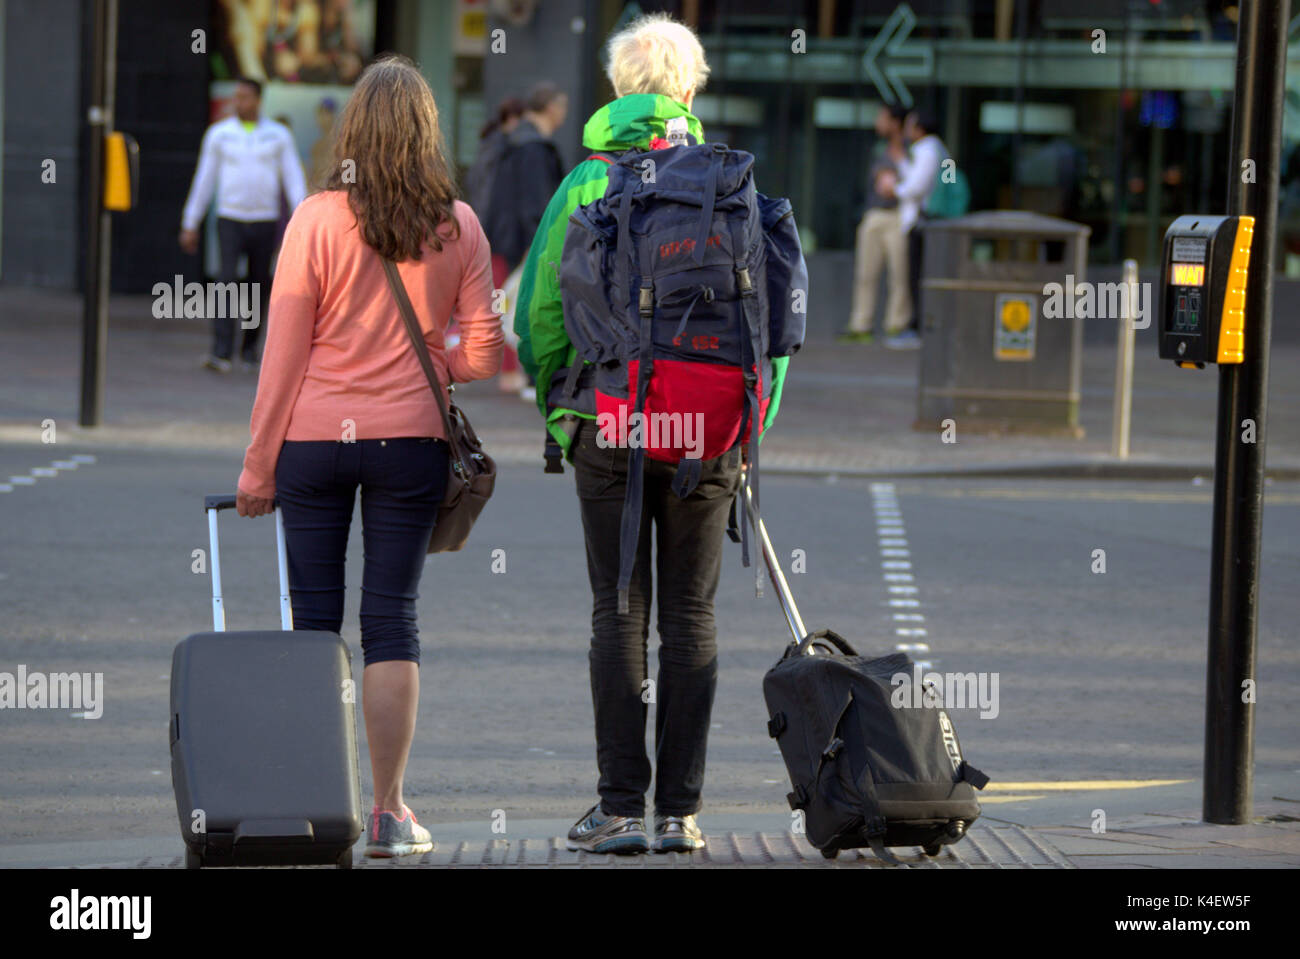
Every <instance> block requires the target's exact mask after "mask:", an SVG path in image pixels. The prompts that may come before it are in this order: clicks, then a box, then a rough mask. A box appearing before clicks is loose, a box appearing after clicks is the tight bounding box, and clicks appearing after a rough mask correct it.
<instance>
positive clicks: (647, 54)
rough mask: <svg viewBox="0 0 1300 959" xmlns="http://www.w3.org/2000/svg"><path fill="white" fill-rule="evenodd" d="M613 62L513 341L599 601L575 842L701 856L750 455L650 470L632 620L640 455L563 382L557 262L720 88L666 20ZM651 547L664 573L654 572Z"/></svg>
mask: <svg viewBox="0 0 1300 959" xmlns="http://www.w3.org/2000/svg"><path fill="white" fill-rule="evenodd" d="M609 54H610V56H609V67H608V74H609V79H610V82H611V83H612V84H613V86H614V92H615V93H616V94H617V97H618V98H617V99H616V100H614V101H613V102H611V103H608V104H606V105H605V106H603V107H601V108H600V109H599V110H597V111H596V112H595V113H594V114H593V115H592V116H591V118H590V119H589V120H588V121H587V123H586V126H585V127H584V129H583V139H582V143H583V147H584V148H585V149H586V150H587V151H588V152H589V153H591V154H592V155H591V156H590V157H588V158H587V159H585V160H583V161H582V162H581V163H579V164H578V165H577V166H576V167H575V168H574V169H573V170H571V171H570V172H569V174H568V176H566V177H565V178H564V181H563V182H562V183H561V184H560V187H559V189H558V190H557V191H556V193H555V195H554V197H553V198H552V199H551V202H550V203H549V205H548V206H547V207H546V212H545V213H544V214H543V216H542V220H541V224H540V225H539V227H538V230H537V233H536V235H535V236H534V238H533V242H532V247H531V249H530V250H529V253H528V257H527V259H526V260H525V262H524V267H523V274H522V280H521V282H520V289H519V296H518V298H517V306H516V310H515V332H516V333H517V334H518V335H519V337H520V345H519V357H520V361H521V362H522V363H523V364H524V366H525V368H526V369H527V370H528V371H529V372H530V373H532V374H533V375H534V376H535V378H536V382H537V401H538V407H539V409H540V411H541V413H542V415H543V417H544V418H545V420H546V423H547V428H548V432H549V435H550V438H551V440H552V441H553V442H554V444H555V445H556V446H558V447H559V450H560V453H562V455H564V456H567V457H568V458H569V459H570V461H571V462H572V464H573V472H574V477H575V485H576V488H577V494H578V500H579V505H580V510H581V517H582V525H583V534H584V537H585V540H586V550H587V572H588V580H589V585H590V587H591V594H592V615H591V640H590V653H589V664H590V671H591V691H592V701H593V706H594V712H595V719H596V765H597V769H598V772H599V781H598V783H597V786H596V791H597V793H598V794H599V796H600V801H599V802H598V803H597V804H596V805H594V806H592V807H591V808H590V809H588V810H587V811H586V812H585V813H583V815H582V816H581V817H580V818H579V819H578V821H577V822H576V823H575V824H574V826H573V828H572V829H571V830H570V831H569V836H568V845H569V848H571V849H583V850H588V851H591V852H601V853H603V852H615V853H638V852H646V851H649V850H650V849H653V850H654V851H656V852H670V851H690V850H694V849H700V848H702V847H703V846H704V836H703V833H702V832H701V830H700V828H699V825H698V823H697V822H696V813H697V812H698V811H699V809H700V807H701V795H702V791H703V788H704V763H705V752H706V746H707V739H708V731H709V719H710V715H711V710H712V707H713V697H714V690H715V688H716V685H717V665H718V658H717V629H716V626H715V620H714V611H713V606H714V595H715V594H716V592H717V587H718V578H719V574H720V571H721V561H722V540H723V533H724V530H725V527H726V521H727V513H728V509H729V507H730V504H731V503H732V501H733V499H734V496H735V493H736V490H737V489H738V488H739V484H740V450H739V447H738V446H737V447H735V448H733V449H732V450H729V451H728V452H726V453H723V454H722V455H720V456H716V457H714V458H712V459H708V460H704V461H702V463H701V471H700V480H699V483H698V484H697V485H696V486H695V488H694V489H693V490H692V491H690V492H689V493H688V494H686V495H685V496H684V497H679V496H678V495H677V494H676V493H675V492H673V491H672V489H671V486H672V484H671V480H672V476H673V470H672V467H671V464H667V463H663V462H655V461H651V460H647V461H646V463H645V469H644V472H643V482H644V487H643V488H644V497H643V500H642V516H641V524H642V526H641V530H642V532H641V533H640V535H639V538H638V544H639V547H638V556H637V559H636V562H635V566H634V571H633V573H632V578H631V585H630V589H629V590H628V596H627V600H628V606H627V612H625V613H619V611H618V606H619V604H618V596H617V594H618V588H617V587H618V579H619V565H620V552H619V545H620V521H621V516H622V513H623V508H624V499H625V495H624V494H625V492H626V490H627V486H628V473H629V456H628V454H629V451H628V449H627V448H626V447H624V448H615V447H613V446H612V445H610V444H605V445H602V444H601V443H599V442H597V438H596V433H597V430H596V424H595V399H594V387H593V384H592V382H591V379H590V378H589V377H588V376H587V373H588V372H590V371H589V370H588V371H586V372H582V371H579V372H578V373H576V374H575V379H574V380H573V381H572V383H571V384H570V383H566V379H567V374H568V372H569V370H570V368H572V365H573V364H574V363H579V362H581V361H580V360H577V359H576V358H575V355H574V349H573V346H572V344H571V342H570V340H569V337H568V334H567V333H566V331H565V326H564V313H563V308H562V304H561V299H560V289H559V282H558V279H557V276H556V269H555V264H557V263H559V262H560V261H561V259H562V252H563V250H564V238H565V232H566V227H567V225H568V222H569V216H570V214H572V213H573V211H574V210H575V209H576V208H577V207H579V206H582V205H585V204H588V203H591V202H593V201H595V200H597V199H599V198H600V197H602V196H604V195H605V191H606V188H607V186H608V182H609V177H608V171H609V169H610V163H611V162H612V161H613V160H615V159H616V158H617V156H618V155H619V154H621V153H624V152H627V151H636V152H644V151H647V150H652V149H661V148H665V147H670V146H675V145H679V144H692V143H693V144H702V143H703V142H704V131H703V128H702V127H701V125H700V121H699V120H698V119H697V118H696V117H695V116H694V115H693V114H692V113H691V104H692V103H693V102H694V100H695V96H696V94H697V93H698V92H699V91H700V90H701V89H702V88H703V86H704V83H705V81H706V80H707V79H708V75H709V66H708V63H707V62H706V61H705V58H704V50H703V48H702V47H701V46H700V41H699V39H698V38H697V37H696V36H695V34H694V33H692V32H691V30H690V29H689V28H688V27H686V26H684V25H683V24H681V23H677V22H676V21H674V20H672V19H671V18H670V17H667V16H665V15H663V14H653V15H650V16H647V17H642V18H640V19H637V20H635V21H633V22H632V23H631V24H630V25H629V26H628V27H627V28H626V29H624V30H622V31H620V32H619V33H618V34H616V35H615V36H614V37H613V38H612V39H611V40H610V42H609ZM785 362H786V358H782V359H781V360H777V361H774V363H773V369H772V370H771V377H772V378H771V380H770V381H769V380H768V379H767V372H766V371H765V372H764V380H765V382H771V383H772V384H773V387H772V396H773V402H772V403H771V404H770V406H769V419H768V421H767V422H770V416H771V415H772V414H774V413H775V408H776V405H777V403H776V398H777V397H779V395H780V394H779V390H780V387H781V381H782V379H783V377H784V374H785ZM570 386H572V390H570V388H569V387H570ZM767 422H765V423H764V427H766V425H767ZM557 455H558V454H557ZM652 524H653V526H654V527H655V532H654V535H651V531H650V528H651V525H652ZM652 542H653V543H655V544H656V548H657V550H658V558H657V560H656V561H655V563H657V565H654V564H652V562H651V557H650V553H651V543H652ZM652 573H653V575H656V576H657V577H658V583H657V588H658V597H657V599H658V624H657V625H658V630H659V638H660V647H659V672H658V677H657V680H655V685H654V688H655V700H654V701H655V704H656V705H655V707H654V709H655V741H656V746H655V765H654V831H653V834H650V833H648V831H647V829H646V822H645V812H646V809H645V807H646V792H647V790H648V789H649V788H650V780H651V763H650V760H649V758H648V757H647V755H646V748H645V724H646V717H647V706H646V703H645V702H644V701H643V699H642V695H643V691H644V690H645V689H647V688H649V686H648V685H647V683H648V682H649V676H648V669H647V662H646V652H647V651H646V646H647V638H648V634H649V628H650V611H651V607H652V603H653V600H652V596H651V580H652Z"/></svg>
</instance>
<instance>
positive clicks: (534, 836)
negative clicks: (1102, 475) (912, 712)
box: [0, 786, 1300, 869]
mask: <svg viewBox="0 0 1300 959" xmlns="http://www.w3.org/2000/svg"><path fill="white" fill-rule="evenodd" d="M1191 788H1192V789H1197V788H1199V787H1196V786H1192V787H1191ZM1121 792H1122V791H1121V790H1116V791H1112V792H1109V793H1108V792H1105V791H1103V792H1095V793H1090V794H1088V796H1087V797H1086V798H1087V802H1086V803H1084V804H1083V805H1085V806H1092V805H1096V806H1097V807H1100V808H1107V807H1111V808H1115V806H1116V805H1117V804H1118V805H1120V806H1121V807H1122V805H1123V801H1122V800H1121V799H1120V798H1119V794H1120V793H1121ZM1177 793H1178V798H1186V797H1187V796H1188V795H1190V792H1189V790H1188V789H1182V790H1177ZM1030 808H1031V809H1032V811H1031V813H1030V814H1029V816H1028V818H1029V819H1032V820H1034V821H1035V822H1036V823H1037V824H1035V825H1029V824H1027V823H1026V821H1025V819H1026V817H1025V816H1022V815H1018V814H1016V813H1015V812H1013V811H1009V810H1008V809H1007V808H1006V807H999V806H998V805H996V804H993V803H990V804H988V805H985V806H984V814H983V816H981V818H980V819H979V820H978V821H977V822H976V823H975V825H974V826H973V827H972V828H971V830H970V832H969V833H968V834H967V836H966V837H965V838H964V839H963V840H962V841H961V842H959V843H957V844H956V845H953V846H945V847H944V849H943V851H942V852H941V853H940V854H939V855H938V856H937V857H934V858H931V857H929V856H926V855H925V854H924V853H923V852H922V851H921V850H920V849H919V848H898V849H895V850H893V852H894V855H895V856H896V857H897V858H898V859H900V860H901V861H902V863H903V868H908V869H1181V868H1198V869H1296V868H1300V801H1297V800H1289V799H1273V800H1268V801H1257V802H1256V804H1255V813H1256V816H1255V820H1254V822H1253V823H1251V824H1249V825H1241V826H1218V825H1211V824H1208V823H1204V822H1201V821H1200V818H1199V812H1198V811H1197V810H1194V809H1183V810H1175V811H1170V812H1163V813H1157V812H1152V813H1146V814H1129V815H1123V816H1117V817H1116V818H1114V819H1113V820H1112V821H1110V822H1109V823H1108V824H1107V829H1106V831H1105V832H1104V833H1100V834H1099V833H1094V832H1093V831H1092V829H1091V828H1090V827H1089V826H1088V825H1080V824H1078V822H1077V820H1078V818H1079V810H1080V809H1081V808H1082V806H1081V805H1080V803H1079V802H1078V801H1077V800H1073V799H1069V798H1062V799H1059V800H1056V801H1054V802H1053V803H1050V804H1048V805H1046V806H1043V805H1033V806H1032V807H1030ZM1016 820H1020V821H1016ZM702 822H703V824H704V826H705V827H706V830H707V838H708V841H709V845H708V848H707V849H705V850H703V851H702V852H699V853H693V854H685V853H673V854H670V855H644V856H601V855H592V854H589V853H583V852H570V851H568V850H566V849H565V848H564V840H563V838H562V837H563V836H564V834H565V833H566V832H567V831H568V828H569V825H570V823H569V822H568V821H566V820H558V819H556V820H545V819H537V820H523V821H514V822H510V823H509V831H508V834H507V835H504V836H502V835H495V834H493V833H492V831H491V825H490V823H489V822H487V821H479V822H461V823H434V824H429V826H428V828H429V831H430V832H431V833H432V835H433V839H434V841H435V842H436V843H437V848H435V849H434V851H433V852H431V853H428V854H426V855H424V856H420V857H406V858H403V859H400V860H367V859H365V858H364V857H363V856H362V855H361V848H362V844H360V843H358V845H357V846H356V847H354V862H355V864H356V865H357V866H358V867H362V868H372V869H373V868H379V869H394V868H396V869H410V868H485V867H523V868H534V869H535V868H684V867H689V868H701V867H703V868H709V867H732V868H736V867H759V868H763V867H767V868H773V867H777V868H779V867H799V868H810V867H830V866H833V867H837V868H864V869H891V868H899V867H896V866H890V865H888V864H886V863H884V862H881V861H880V860H878V859H876V857H875V856H874V855H873V854H872V853H871V851H870V850H846V851H843V852H841V853H840V854H839V856H838V857H837V858H836V859H834V860H827V859H826V858H825V857H823V856H822V854H821V853H820V852H819V851H818V850H816V849H815V848H813V847H812V846H811V845H810V844H809V843H808V841H807V840H806V839H805V838H804V837H803V836H801V835H795V834H793V833H791V832H790V831H789V822H790V818H789V816H787V815H784V814H782V813H732V814H719V815H712V816H710V815H707V814H706V815H705V816H703V817H702ZM30 867H45V868H49V867H53V868H131V869H179V868H183V856H182V849H181V843H180V839H179V838H178V837H177V836H174V835H169V836H165V837H155V838H146V839H119V840H106V841H95V842H84V843H78V842H63V843H44V844H32V845H15V846H0V868H30Z"/></svg>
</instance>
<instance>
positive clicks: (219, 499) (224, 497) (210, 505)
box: [203, 493, 280, 513]
mask: <svg viewBox="0 0 1300 959" xmlns="http://www.w3.org/2000/svg"><path fill="white" fill-rule="evenodd" d="M279 505H280V504H279V501H278V500H273V501H272V502H271V507H272V508H275V507H277V506H279ZM234 508H235V494H234V493H209V494H208V495H207V496H205V497H203V512H205V513H206V512H207V511H208V510H210V509H215V510H216V511H217V512H221V510H223V509H234Z"/></svg>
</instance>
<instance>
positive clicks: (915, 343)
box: [885, 328, 921, 350]
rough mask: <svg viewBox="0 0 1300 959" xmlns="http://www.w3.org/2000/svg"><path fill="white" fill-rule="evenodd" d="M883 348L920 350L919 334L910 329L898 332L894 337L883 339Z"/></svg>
mask: <svg viewBox="0 0 1300 959" xmlns="http://www.w3.org/2000/svg"><path fill="white" fill-rule="evenodd" d="M885 347H886V348H887V349H891V350H919V349H920V348H921V334H920V333H917V332H916V330H913V329H910V328H909V329H905V330H900V331H899V332H897V333H895V334H894V335H892V336H888V337H886V338H885Z"/></svg>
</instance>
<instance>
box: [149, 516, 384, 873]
mask: <svg viewBox="0 0 1300 959" xmlns="http://www.w3.org/2000/svg"><path fill="white" fill-rule="evenodd" d="M234 505H235V497H233V496H207V497H205V498H204V502H203V506H204V509H205V510H206V511H207V516H208V537H209V544H210V559H211V564H212V618H213V627H214V631H213V632H210V633H195V634H194V635H192V636H189V637H187V638H186V639H183V640H181V642H180V643H178V644H177V645H176V650H175V652H174V653H173V655H172V675H171V722H170V724H169V725H170V739H171V755H172V788H173V790H174V791H175V793H176V813H177V816H178V817H179V820H180V827H181V837H182V838H183V839H184V841H185V850H186V852H185V864H186V866H187V867H189V868H191V869H197V868H200V867H202V866H251V865H309V864H318V865H319V864H335V865H337V866H338V867H339V868H341V869H349V868H351V866H352V846H353V844H354V843H355V842H356V841H357V839H358V837H360V835H361V829H362V820H361V782H360V776H359V773H358V769H357V734H356V713H355V708H354V701H355V698H356V697H355V696H354V695H353V691H354V688H353V684H352V666H351V654H350V653H349V651H348V648H347V646H346V644H344V642H343V640H342V639H341V638H340V637H339V635H338V634H337V633H327V632H316V631H306V630H303V631H292V630H293V611H292V607H291V606H290V603H289V575H288V562H287V558H286V553H285V543H284V522H283V520H282V518H281V516H280V511H279V509H278V508H277V509H276V510H275V514H274V515H275V534H276V547H277V552H278V560H279V561H278V566H279V579H280V622H281V626H282V627H283V630H285V631H278V630H255V631H246V632H226V631H225V612H224V610H223V607H222V596H221V558H220V552H219V549H218V545H217V514H218V512H219V511H220V510H223V509H230V508H232V507H233V506H234Z"/></svg>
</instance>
